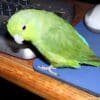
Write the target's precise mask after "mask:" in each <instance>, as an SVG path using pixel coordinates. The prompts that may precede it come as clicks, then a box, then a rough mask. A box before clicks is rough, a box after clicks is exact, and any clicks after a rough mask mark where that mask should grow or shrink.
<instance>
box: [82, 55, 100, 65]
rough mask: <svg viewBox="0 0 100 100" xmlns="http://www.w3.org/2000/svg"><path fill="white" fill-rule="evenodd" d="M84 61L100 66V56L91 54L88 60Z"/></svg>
mask: <svg viewBox="0 0 100 100" xmlns="http://www.w3.org/2000/svg"><path fill="white" fill-rule="evenodd" d="M83 63H84V64H89V65H92V66H98V67H100V57H96V56H91V57H90V58H89V59H88V60H85V61H83Z"/></svg>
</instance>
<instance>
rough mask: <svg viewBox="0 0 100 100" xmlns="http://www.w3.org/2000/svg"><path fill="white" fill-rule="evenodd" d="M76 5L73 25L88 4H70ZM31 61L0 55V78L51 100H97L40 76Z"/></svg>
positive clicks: (68, 86) (79, 18)
mask: <svg viewBox="0 0 100 100" xmlns="http://www.w3.org/2000/svg"><path fill="white" fill-rule="evenodd" d="M72 3H74V4H75V5H76V17H75V19H74V20H73V23H72V24H73V25H75V24H76V23H78V22H79V21H80V20H81V19H82V18H83V16H84V14H85V13H86V11H87V10H88V9H90V8H91V7H93V6H92V5H90V4H85V3H80V2H75V1H74V2H72ZM32 62H33V59H32V60H22V59H18V58H16V57H12V56H9V55H6V54H3V53H0V76H1V77H2V78H4V79H7V80H9V81H11V82H13V83H15V84H17V85H19V86H21V87H23V88H25V89H27V90H29V91H31V92H33V93H35V94H37V95H40V96H42V97H44V98H46V99H51V100H99V99H100V98H99V97H95V96H93V95H91V94H88V93H87V92H85V91H82V90H80V89H77V88H75V87H73V86H70V85H69V84H65V83H63V82H61V81H58V80H55V79H53V78H51V77H48V76H46V75H43V74H40V73H38V72H36V71H35V70H33V69H32Z"/></svg>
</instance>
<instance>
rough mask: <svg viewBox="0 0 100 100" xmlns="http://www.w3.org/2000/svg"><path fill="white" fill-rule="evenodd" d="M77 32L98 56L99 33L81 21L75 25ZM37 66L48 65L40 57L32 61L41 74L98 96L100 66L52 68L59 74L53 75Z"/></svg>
mask: <svg viewBox="0 0 100 100" xmlns="http://www.w3.org/2000/svg"><path fill="white" fill-rule="evenodd" d="M76 29H77V30H78V32H79V33H80V34H81V35H82V36H83V37H85V39H86V40H87V42H88V44H89V45H90V47H91V48H92V49H93V51H94V52H95V53H96V55H97V56H100V34H99V33H98V34H97V33H92V32H90V31H89V30H88V29H87V28H86V27H85V25H84V23H83V21H81V22H80V23H78V24H77V25H76ZM39 66H48V65H47V64H46V63H45V62H43V61H42V60H41V59H39V58H37V59H35V61H34V62H33V68H34V69H35V70H37V71H39V72H41V73H43V74H46V75H49V76H51V77H53V78H56V79H58V80H61V81H63V82H66V83H68V84H71V85H73V86H75V87H77V88H80V89H82V90H85V91H87V92H89V93H91V94H93V95H96V96H100V67H93V66H89V65H88V66H86V65H82V66H81V67H80V68H79V69H71V68H57V69H53V71H54V72H56V73H58V74H59V75H57V76H56V75H53V74H51V73H49V72H48V71H46V70H43V69H41V68H40V67H39Z"/></svg>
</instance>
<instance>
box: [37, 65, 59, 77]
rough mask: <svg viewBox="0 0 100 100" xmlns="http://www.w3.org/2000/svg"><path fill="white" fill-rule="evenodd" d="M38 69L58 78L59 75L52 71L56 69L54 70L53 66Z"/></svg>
mask: <svg viewBox="0 0 100 100" xmlns="http://www.w3.org/2000/svg"><path fill="white" fill-rule="evenodd" d="M38 68H40V69H42V70H46V71H48V72H49V73H51V74H52V75H54V76H58V73H56V72H54V71H52V69H56V68H54V67H53V66H52V65H50V66H48V67H45V66H38Z"/></svg>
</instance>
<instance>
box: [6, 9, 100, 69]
mask: <svg viewBox="0 0 100 100" xmlns="http://www.w3.org/2000/svg"><path fill="white" fill-rule="evenodd" d="M7 29H8V32H9V34H10V35H11V36H12V37H13V38H14V40H15V41H16V42H17V43H19V44H22V43H23V41H30V42H31V43H32V45H34V46H35V47H36V48H37V50H38V51H39V52H40V53H41V54H42V55H43V56H44V57H45V58H46V59H47V60H48V61H49V62H50V64H51V65H52V66H53V67H54V68H61V67H71V68H79V67H80V64H87V65H92V66H100V57H96V55H95V53H94V51H93V50H92V49H91V47H90V46H89V44H88V43H87V41H86V40H85V38H83V37H82V36H81V35H80V33H78V31H77V30H76V29H75V28H74V27H73V26H72V25H71V24H70V23H68V21H66V20H65V19H63V18H62V17H59V16H58V15H56V14H54V13H53V12H49V11H45V10H36V9H24V10H20V11H18V12H16V13H15V14H14V15H12V16H11V17H10V18H9V20H8V23H7Z"/></svg>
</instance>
